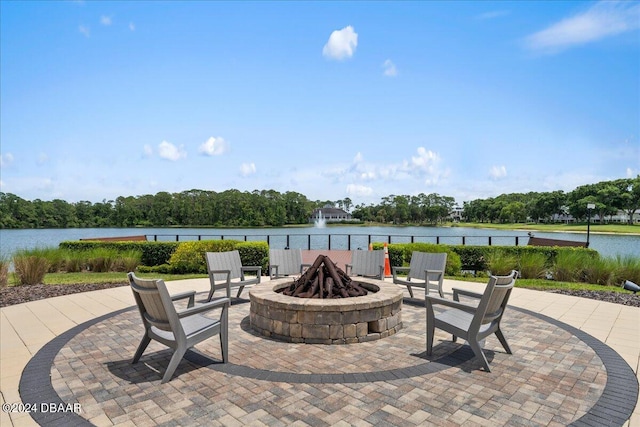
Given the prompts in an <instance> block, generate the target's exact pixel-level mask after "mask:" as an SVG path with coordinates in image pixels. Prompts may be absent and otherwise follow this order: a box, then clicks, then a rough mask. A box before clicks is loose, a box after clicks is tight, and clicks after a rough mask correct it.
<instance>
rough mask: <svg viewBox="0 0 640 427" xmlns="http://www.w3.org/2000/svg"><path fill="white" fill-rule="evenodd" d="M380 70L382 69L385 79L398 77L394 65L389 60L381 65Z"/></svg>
mask: <svg viewBox="0 0 640 427" xmlns="http://www.w3.org/2000/svg"><path fill="white" fill-rule="evenodd" d="M382 68H384V71H383V74H384V75H385V76H387V77H395V76H397V75H398V70H397V69H396V64H394V63H393V62H391V60H390V59H387V60H386V61H384V63H383V64H382Z"/></svg>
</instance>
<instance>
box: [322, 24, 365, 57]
mask: <svg viewBox="0 0 640 427" xmlns="http://www.w3.org/2000/svg"><path fill="white" fill-rule="evenodd" d="M357 46H358V34H357V33H356V32H355V31H353V27H352V26H351V25H349V26H347V27H344V28H343V29H341V30H336V31H334V32H332V33H331V35H330V36H329V40H328V41H327V43H326V44H325V45H324V47H323V48H322V55H324V56H325V57H326V58H329V59H337V60H342V59H345V58H351V57H352V56H353V53H354V52H355V50H356V47H357Z"/></svg>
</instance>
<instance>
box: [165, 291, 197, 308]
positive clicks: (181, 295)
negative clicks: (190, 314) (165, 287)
mask: <svg viewBox="0 0 640 427" xmlns="http://www.w3.org/2000/svg"><path fill="white" fill-rule="evenodd" d="M195 297H196V291H186V292H180V293H177V294H173V295H171V301H178V300H181V299H185V298H189V302H188V303H187V307H193V304H194V300H195Z"/></svg>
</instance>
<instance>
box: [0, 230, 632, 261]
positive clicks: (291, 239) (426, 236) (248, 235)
mask: <svg viewBox="0 0 640 427" xmlns="http://www.w3.org/2000/svg"><path fill="white" fill-rule="evenodd" d="M141 234H146V235H147V238H148V239H150V240H154V239H155V240H160V241H167V240H171V241H175V240H176V235H179V236H180V238H179V239H180V241H187V240H198V238H199V237H200V238H201V239H203V240H205V239H220V238H225V239H238V240H266V239H267V236H269V244H270V245H271V247H275V248H284V247H285V246H287V245H288V246H289V247H291V248H303V249H306V248H307V247H309V246H310V247H311V249H326V248H328V247H329V245H330V247H331V249H347V248H348V245H349V243H350V244H351V249H357V248H362V249H366V248H367V246H368V242H369V241H372V242H385V241H388V239H389V240H390V241H391V243H403V242H410V241H411V236H414V241H415V242H431V243H436V241H437V239H438V237H439V241H440V243H444V244H462V240H463V238H464V241H465V243H466V244H467V245H487V244H489V238H491V244H492V245H515V244H516V238H518V244H519V245H526V244H527V232H526V231H517V230H488V229H477V228H467V227H349V226H341V227H326V228H318V227H302V228H242V229H233V228H68V229H39V230H31V229H30V230H0V255H1V256H3V257H9V256H10V255H11V254H13V253H14V252H15V251H16V250H19V249H33V248H45V247H58V245H59V244H60V242H63V241H66V240H79V239H83V238H92V237H115V236H133V235H141ZM535 235H536V236H537V237H546V238H551V239H562V240H574V241H577V242H585V241H586V239H587V235H586V234H585V233H541V232H535ZM589 241H590V247H591V248H592V249H595V250H597V251H598V252H599V253H600V254H601V255H603V256H607V257H608V256H616V255H622V256H627V255H631V256H634V257H639V256H640V236H637V235H636V236H629V235H617V234H591V235H590V238H589Z"/></svg>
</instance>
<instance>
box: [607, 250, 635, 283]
mask: <svg viewBox="0 0 640 427" xmlns="http://www.w3.org/2000/svg"><path fill="white" fill-rule="evenodd" d="M612 262H615V265H616V266H615V270H614V274H613V277H612V279H611V280H612V282H613V283H612V285H618V286H620V285H622V284H623V283H624V282H625V281H627V280H629V281H631V282H633V283H637V284H640V257H633V256H631V255H627V256H620V255H618V256H616V257H615V258H614V259H613V260H612Z"/></svg>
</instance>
